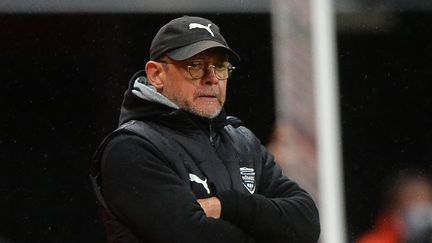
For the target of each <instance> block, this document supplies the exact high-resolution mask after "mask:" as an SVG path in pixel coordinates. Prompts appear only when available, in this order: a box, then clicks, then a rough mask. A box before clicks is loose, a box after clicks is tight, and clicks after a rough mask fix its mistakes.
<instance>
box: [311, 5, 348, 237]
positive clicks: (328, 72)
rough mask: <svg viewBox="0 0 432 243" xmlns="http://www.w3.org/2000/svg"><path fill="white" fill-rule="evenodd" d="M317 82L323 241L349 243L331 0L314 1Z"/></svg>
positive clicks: (313, 32)
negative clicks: (346, 224) (347, 237)
mask: <svg viewBox="0 0 432 243" xmlns="http://www.w3.org/2000/svg"><path fill="white" fill-rule="evenodd" d="M311 18H312V19H311V20H312V21H311V28H312V55H313V70H314V74H313V79H314V82H315V102H316V103H315V105H316V106H315V107H316V111H317V119H316V127H317V137H318V139H317V141H318V166H319V170H318V171H319V180H318V181H319V185H318V188H319V194H320V216H321V226H322V230H321V241H322V242H325V243H344V242H346V227H345V213H344V212H345V210H344V209H345V205H344V193H343V174H342V164H341V163H342V162H341V152H340V151H341V147H342V143H341V138H340V126H339V102H338V96H339V94H338V85H337V67H336V61H335V59H336V48H335V47H336V41H335V35H336V32H335V27H334V26H335V24H334V10H333V8H332V1H331V0H312V1H311Z"/></svg>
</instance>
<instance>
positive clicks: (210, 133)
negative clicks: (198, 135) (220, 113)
mask: <svg viewBox="0 0 432 243" xmlns="http://www.w3.org/2000/svg"><path fill="white" fill-rule="evenodd" d="M212 125H213V119H210V123H209V141H210V144H211V145H212V146H214V142H213V137H212Z"/></svg>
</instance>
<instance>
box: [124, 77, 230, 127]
mask: <svg viewBox="0 0 432 243" xmlns="http://www.w3.org/2000/svg"><path fill="white" fill-rule="evenodd" d="M130 120H142V121H156V122H159V123H163V124H167V125H169V126H175V127H196V125H205V124H207V123H211V124H212V125H213V126H214V127H215V128H217V127H223V126H225V125H226V124H228V123H232V121H233V120H232V119H231V122H229V119H228V120H227V116H226V114H225V111H224V110H222V111H221V113H220V114H219V115H218V116H217V117H215V118H213V119H209V118H205V117H200V116H197V115H194V114H191V113H190V112H187V111H185V110H184V109H181V108H179V107H178V106H177V105H176V104H175V103H173V102H172V101H170V100H169V99H168V98H166V97H165V96H163V95H161V94H160V93H158V92H157V91H156V88H155V87H153V86H152V85H151V84H150V83H149V82H148V80H147V78H146V77H145V71H144V70H141V71H139V72H137V73H135V74H134V75H133V76H132V78H131V79H130V81H129V85H128V89H127V90H126V91H125V93H124V97H123V103H122V106H121V109H120V117H119V125H121V124H124V123H126V122H128V121H130ZM197 123H198V124H197Z"/></svg>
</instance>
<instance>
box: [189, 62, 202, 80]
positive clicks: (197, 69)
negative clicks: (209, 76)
mask: <svg viewBox="0 0 432 243" xmlns="http://www.w3.org/2000/svg"><path fill="white" fill-rule="evenodd" d="M188 71H189V74H190V75H191V77H192V78H193V79H198V78H202V77H203V76H204V64H195V63H194V64H192V65H189V66H188Z"/></svg>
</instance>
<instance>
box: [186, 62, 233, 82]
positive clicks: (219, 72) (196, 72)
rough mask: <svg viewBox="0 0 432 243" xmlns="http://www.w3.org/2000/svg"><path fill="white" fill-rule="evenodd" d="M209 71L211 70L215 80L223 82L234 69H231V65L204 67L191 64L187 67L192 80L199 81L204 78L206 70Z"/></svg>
mask: <svg viewBox="0 0 432 243" xmlns="http://www.w3.org/2000/svg"><path fill="white" fill-rule="evenodd" d="M209 69H213V70H212V71H213V72H214V74H215V76H216V78H217V79H220V80H224V79H227V78H229V77H230V76H231V74H232V72H233V70H234V69H235V67H233V66H232V65H231V64H228V65H226V64H221V65H218V66H214V65H209V66H208V67H205V65H204V64H199V65H197V64H192V65H189V66H188V71H189V74H190V75H191V77H192V78H193V79H200V78H202V77H204V75H205V74H206V70H209Z"/></svg>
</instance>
